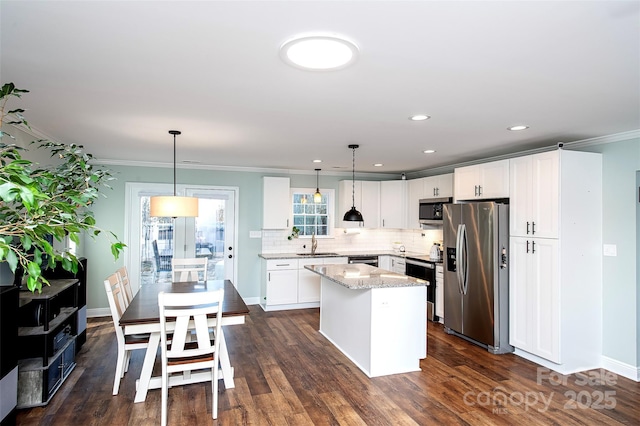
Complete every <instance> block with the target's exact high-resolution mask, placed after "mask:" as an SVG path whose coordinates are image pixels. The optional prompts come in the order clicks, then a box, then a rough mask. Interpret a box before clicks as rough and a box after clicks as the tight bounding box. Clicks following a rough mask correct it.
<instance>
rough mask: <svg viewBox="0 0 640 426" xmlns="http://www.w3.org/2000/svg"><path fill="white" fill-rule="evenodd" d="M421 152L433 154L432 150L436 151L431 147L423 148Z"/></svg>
mask: <svg viewBox="0 0 640 426" xmlns="http://www.w3.org/2000/svg"><path fill="white" fill-rule="evenodd" d="M422 152H423V153H425V154H433V153H434V152H436V151H435V150H433V149H425V150H424V151H422Z"/></svg>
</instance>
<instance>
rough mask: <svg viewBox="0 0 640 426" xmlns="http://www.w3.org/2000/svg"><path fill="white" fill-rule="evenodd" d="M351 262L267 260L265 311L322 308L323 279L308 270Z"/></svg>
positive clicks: (309, 259)
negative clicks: (314, 267)
mask: <svg viewBox="0 0 640 426" xmlns="http://www.w3.org/2000/svg"><path fill="white" fill-rule="evenodd" d="M347 262H348V258H347V257H314V258H307V257H301V258H299V259H298V258H292V259H272V260H263V261H262V265H263V274H264V281H263V291H262V303H261V304H262V307H263V308H264V310H266V311H275V310H285V309H301V308H312V307H318V306H320V275H318V274H316V273H314V272H311V271H309V270H308V269H305V266H306V265H322V264H346V263H347Z"/></svg>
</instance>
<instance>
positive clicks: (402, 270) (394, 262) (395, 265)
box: [391, 256, 407, 275]
mask: <svg viewBox="0 0 640 426" xmlns="http://www.w3.org/2000/svg"><path fill="white" fill-rule="evenodd" d="M391 272H395V273H396V274H402V275H404V274H406V273H407V262H406V261H405V260H404V259H402V258H400V257H395V256H391Z"/></svg>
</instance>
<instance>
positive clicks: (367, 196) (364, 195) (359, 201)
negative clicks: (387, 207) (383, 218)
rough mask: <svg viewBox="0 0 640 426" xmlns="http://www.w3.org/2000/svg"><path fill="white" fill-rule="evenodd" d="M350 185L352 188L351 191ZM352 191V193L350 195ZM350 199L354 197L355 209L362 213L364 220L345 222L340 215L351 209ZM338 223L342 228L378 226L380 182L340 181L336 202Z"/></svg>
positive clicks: (351, 202)
mask: <svg viewBox="0 0 640 426" xmlns="http://www.w3.org/2000/svg"><path fill="white" fill-rule="evenodd" d="M352 186H353V188H354V190H353V191H352ZM352 193H353V194H354V195H353V197H352ZM352 199H355V206H356V209H357V210H358V211H359V212H360V213H362V217H363V219H364V222H362V223H361V222H346V221H343V220H342V216H343V215H344V214H345V213H346V212H347V211H349V210H350V209H351V206H352V205H353V201H352ZM338 206H339V210H338V219H339V221H338V223H339V224H341V225H340V226H342V227H343V228H354V227H359V226H362V227H365V228H378V227H379V226H380V182H375V181H359V180H357V181H355V183H353V184H352V181H350V180H342V181H340V202H339V203H338Z"/></svg>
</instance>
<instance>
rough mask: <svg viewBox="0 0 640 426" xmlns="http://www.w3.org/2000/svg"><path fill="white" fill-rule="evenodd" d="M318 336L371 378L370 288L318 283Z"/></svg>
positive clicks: (326, 282)
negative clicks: (319, 291)
mask: <svg viewBox="0 0 640 426" xmlns="http://www.w3.org/2000/svg"><path fill="white" fill-rule="evenodd" d="M320 333H322V334H323V335H324V336H325V337H326V338H327V339H329V341H330V342H331V343H333V344H334V345H335V346H336V347H337V348H338V349H339V350H340V351H341V352H342V353H343V354H345V355H346V356H347V357H348V358H349V359H350V360H351V361H353V362H354V363H355V364H356V365H357V366H358V368H360V369H361V370H362V371H363V372H364V373H365V374H366V375H367V376H369V377H371V375H370V373H369V372H370V369H371V289H363V290H353V289H348V288H346V287H344V286H342V285H340V284H337V283H335V282H333V281H331V280H329V279H327V278H325V277H322V281H321V293H320Z"/></svg>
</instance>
